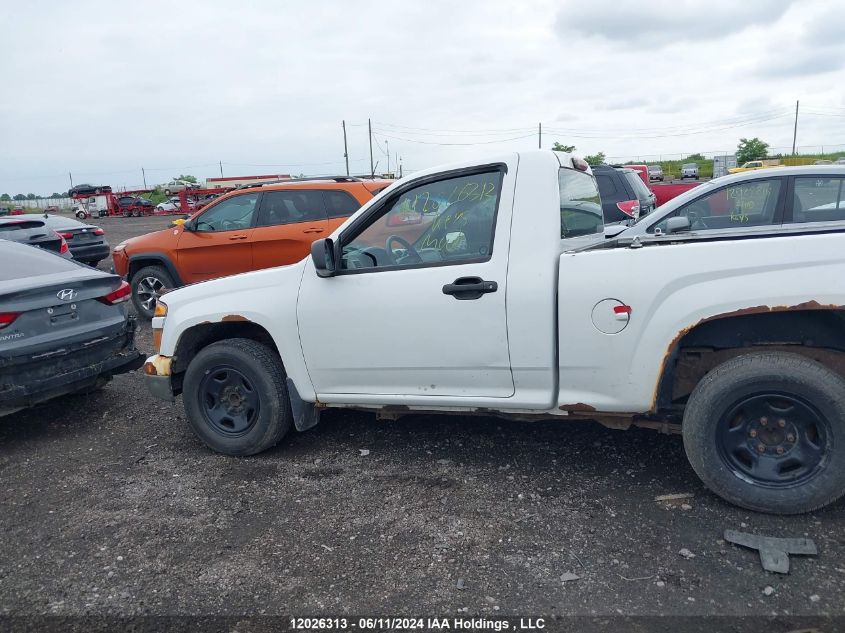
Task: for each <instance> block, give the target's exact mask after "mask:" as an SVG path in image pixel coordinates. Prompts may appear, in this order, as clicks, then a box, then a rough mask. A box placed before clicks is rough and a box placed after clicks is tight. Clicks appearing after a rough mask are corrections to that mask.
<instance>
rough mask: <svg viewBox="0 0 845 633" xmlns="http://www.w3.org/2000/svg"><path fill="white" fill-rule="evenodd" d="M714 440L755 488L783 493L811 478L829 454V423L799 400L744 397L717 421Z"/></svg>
mask: <svg viewBox="0 0 845 633" xmlns="http://www.w3.org/2000/svg"><path fill="white" fill-rule="evenodd" d="M717 433H718V435H717V441H718V442H719V452H720V454H721V456H722V459H724V460H725V463H726V465H727V466H728V468H730V469H731V471H732V472H733V473H734V475H736V476H737V477H740V478H746V479H748V480H749V481H751V482H752V483H754V484H756V485H759V486H768V487H775V488H778V487H781V488H788V487H793V486H800V485H801V484H802V483H803V482H804V481H806V480H807V479H810V478H812V477H813V476H814V475H815V474H816V473H817V472H818V470H819V468H821V466H822V464H824V463H825V461H826V459H827V453H828V451H829V450H830V443H829V441H828V438H829V437H830V434H831V431H830V423H829V422H828V421H827V420H826V419H825V418H824V416H822V414H821V413H820V412H819V411H818V409H816V408H815V407H813V406H812V405H810V404H809V403H807V402H805V401H804V400H803V399H802V398H800V397H797V396H795V395H792V394H786V393H762V394H757V395H751V396H747V397H745V398H743V399H742V400H740V401H739V402H737V403H736V404H735V405H734V406H732V407H730V408H729V409H727V411H726V412H725V414H724V415H722V417H721V419H720V420H719V426H718V430H717Z"/></svg>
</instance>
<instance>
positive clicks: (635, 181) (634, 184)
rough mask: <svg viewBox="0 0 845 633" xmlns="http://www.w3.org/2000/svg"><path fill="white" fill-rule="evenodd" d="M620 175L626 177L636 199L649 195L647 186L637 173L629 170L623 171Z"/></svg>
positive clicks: (642, 198)
mask: <svg viewBox="0 0 845 633" xmlns="http://www.w3.org/2000/svg"><path fill="white" fill-rule="evenodd" d="M622 175H623V176H625V178H627V179H628V184H630V185H631V188H632V189H633V190H634V193H635V194H636V195H637V199H638V200H644V199H646V198H648V197H649V196H650V195H651V192H650V191H649V190H648V187H646V186H645V183H644V182H643V181H642V178H640V177H639V176H638V175H637V174H635V173H633V172H630V171H629V172H626V173H623V174H622Z"/></svg>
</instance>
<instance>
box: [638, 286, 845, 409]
mask: <svg viewBox="0 0 845 633" xmlns="http://www.w3.org/2000/svg"><path fill="white" fill-rule="evenodd" d="M836 311H838V312H843V311H845V305H838V304H823V303H820V302H818V301H815V300H810V301H805V302H802V303H797V304H790V305H774V306H768V305H758V306H751V307H747V308H739V309H737V310H731V311H728V312H722V313H718V314H714V315H712V316H709V317H705V318H703V319H699V320H698V321H697V322H695V323H693V324H691V325H689V326H687V327H684V328H683V329H681V330H680V331H679V332H678V333H677V334H676V335H675V336H674V337H673V339H672V341H671V342H670V343H669V345H668V346H667V348H666V350H665V352H664V354H663V358H662V361H661V365H660V372H659V374H658V377H657V381H656V383H655V387H654V392H653V396H652V408H651V411H652V413H656V412H657V411H658V410H660V409H661V408H662V407H665V406H667V405H668V404H669V403H670V401H671V395H672V394H671V389H672V386H673V382H674V381H673V378H674V371H675V366H674V364H675V363H676V362H677V360H678V356H679V352H680V350H681V349H682V343H683V341H684V340H685V338H686V337H688V336H690V335H691V334H693V333H694V332H696V331H697V330H698V329H699V328H701V327H702V326H705V325H707V324H712V323H716V322H720V323H728V322H731V321H735V320H737V319H742V318H743V317H749V316H754V315H774V314H786V313H795V314H798V313H802V312H806V313H819V312H836ZM843 340H845V334H843ZM780 343H784V341H774V340H773V341H767V342H764V343H763V344H762V345H764V346H769V345H771V346H779V344H780ZM785 344H786V345H787V346H791V347H793V348H795V349H793V350H792V351H795V352H799V353H800V352H801V351H802V350H803V349H805V348H806V346H805V345H803V344H801V343H798V342H795V341H786V342H785ZM759 347H760V345H758V346H756V347H755V346H749V347H748V348H747V349H748V351H749V352H750V351H754V350H755V349H759ZM725 349H744V347H743V346H736V345H733V346H731V345H729V346H726V347H725ZM667 392H668V393H667Z"/></svg>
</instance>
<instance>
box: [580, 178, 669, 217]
mask: <svg viewBox="0 0 845 633" xmlns="http://www.w3.org/2000/svg"><path fill="white" fill-rule="evenodd" d="M593 176H595V178H596V183H597V184H598V187H599V192H600V194H601V202H602V209H603V211H604V220H605V222H607V223H614V222H621V221H629V220H636V219H637V218H639V217H640V216H641V215H646V214H648V213H651V212H652V211H653V210H654V209H655V207H656V206H657V198H656V197H655V196H654V194H653V193H652V192H651V191H649V189H648V188H647V187H646V186H645V185H644V184H643V181H642V180H641V179H640V176H639V174H638V173H637V172H635V171H633V170H631V169H626V168H621V167H610V166H609V165H598V166H595V167H593Z"/></svg>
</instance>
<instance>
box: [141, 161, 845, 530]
mask: <svg viewBox="0 0 845 633" xmlns="http://www.w3.org/2000/svg"><path fill="white" fill-rule="evenodd" d="M843 181H845V168H842V167H838V168H836V167H813V168H809V167H804V168H783V169H780V170H771V171H764V172H749V173H746V174H738V175H735V176H727V177H725V178H720V179H717V180H713V181H711V182H708V183H705V184H703V185H701V186H700V187H697V188H695V189H693V190H691V191H689V192H687V193H685V194H683V195H682V196H680V197H678V198H677V199H675V200H673V201H671V202H670V203H668V204H666V205H664V206H663V207H661V208H660V209H658V210H657V211H656V212H655V213H653V214H651V215H649V216H646V217H645V218H642V219H641V220H640V221H639V222H638V223H637V224H636V225H634V226H632V227H630V228H627V229H625V230H624V231H622V232H621V233H619V229H618V228H617V229H616V231H615V232H616V233H619V234H618V235H616V237H610V235H611V231H610V230H605V227H604V224H603V221H602V214H601V203H600V199H599V194H598V190H597V189H596V184H595V180H594V178H593V177H592V175H591V171H590V168H589V167H588V166H587V164H586V163H584V162H583V161H582V160H580V159H578V158H575V157H572V156H570V155H568V154H562V153H554V152H549V151H530V152H521V153H510V154H504V155H501V156H497V157H495V158H492V159H490V160H487V161H485V162H483V163H478V162H466V163H461V164H455V165H449V166H447V167H441V168H435V169H429V170H426V171H423V172H418V173H415V174H414V175H413V176H411V177H408V178H404V179H402V180H400V181H398V182H396V183H395V184H393V185H392V186H391V187H389V188H388V189H386V190H385V191H384V192H382V193H381V194H380V195H378V196H377V197H375V198H374V199H373V200H372V201H371V202H370V203H368V204H366V205H365V206H364V207H362V208H361V209H360V211H358V212H357V213H356V214H355V215H353V216H352V217H351V218H349V220H348V221H347V222H346V223H344V224H343V225H342V226H341V227H340V228H339V229H338V230H337V231H335V233H334V234H332V235H331V236H330V237H328V238H326V239H322V240H319V241H317V242H315V243H314V244H313V248H312V255H311V257H309V258H306V259H305V260H303V261H301V262H299V263H297V264H294V265H291V266H286V267H281V268H273V269H269V270H261V271H256V272H251V273H247V274H242V275H237V276H234V277H228V278H224V279H218V280H215V281H210V282H206V283H200V284H196V285H192V286H188V287H185V288H182V289H179V290H176V291H175V292H171V293H169V294H167V295H166V296H165V297H164V298H163V301H160V302H159V303H158V305H157V307H156V312H155V314H156V316H155V318H154V319H153V322H152V326H153V328H154V329H153V333H154V340H155V342H156V345H157V346H158V347H159V349H158V353H157V354H156V355H154V356H151V357H150V358H149V359H148V360H147V363H146V365H145V373H146V375H147V382H148V385H149V387H150V389H151V391H152V392H153V393H154V394H155V395H157V396H159V397H162V398H166V399H172V398H173V397H174V396H175V395H178V394H179V393H181V394H182V396H183V400H184V405H185V410H186V413H187V417H188V421H189V423H190V424H191V426H192V427H193V429H194V431H195V432H196V433H197V435H198V436H199V437H200V438H201V439H202V440H203V441H204V442H205V443H206V444H207V445H208V446H209V447H211V448H212V449H214V450H216V451H220V452H223V453H227V454H230V455H249V454H253V453H257V452H259V451H262V450H265V449H267V448H269V447H271V446H273V445H275V444H277V443H278V442H279V441H280V440H281V439H282V437H283V436H284V435H285V434H286V433H287V432H288V431H289V430H290V428H291V427H292V426H295V427H296V428H297V429H298V430H305V429H308V428H310V427H312V426H314V425H315V424H316V423H317V421H318V419H319V416H320V413H321V412H322V411H323V410H324V409H327V408H343V407H345V408H356V409H367V410H372V411H375V412H377V413H378V414H379V415H380V416H386V417H397V416H401V415H403V414H407V413H409V412H422V411H426V412H448V413H456V414H461V413H467V414H468V413H473V414H478V413H481V414H487V415H495V416H506V417H513V418H520V419H529V420H530V419H538V418H546V419H548V418H556V419H559V420H560V421H561V422H562V423H565V422H566V421H568V420H573V419H592V420H596V421H598V422H600V423H602V424H605V425H607V426H611V427H614V428H620V429H624V428H628V427H629V426H631V425H635V426H645V427H650V428H654V429H657V430H662V431H664V432H680V433H682V434H683V441H684V446H685V449H686V452H687V455H688V457H689V460H690V462H691V464H692V466H693V468H694V469H695V471H696V472H697V473H698V475H699V476H700V477H701V479H702V480H703V481H704V482H705V484H706V485H707V486H708V487H709V488H711V489H712V490H713V491H715V492H716V493H717V494H719V495H721V496H722V497H724V498H725V499H727V500H729V501H731V502H733V503H736V504H739V505H741V506H744V507H746V508H750V509H754V510H759V511H766V512H774V513H784V514H786V513H798V512H806V511H810V510H813V509H815V508H819V507H821V506H824V505H826V504H828V503H830V502H832V501H834V500H835V499H837V498H839V497H840V496H841V495H842V494H843V492H845V379H843V375H845V316H843V315H845V284H843V279H845V248H843V246H845V236H843V230H845V195H843V194H845V186H843ZM253 191H254V190H253Z"/></svg>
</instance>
